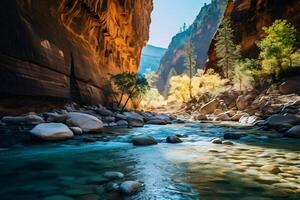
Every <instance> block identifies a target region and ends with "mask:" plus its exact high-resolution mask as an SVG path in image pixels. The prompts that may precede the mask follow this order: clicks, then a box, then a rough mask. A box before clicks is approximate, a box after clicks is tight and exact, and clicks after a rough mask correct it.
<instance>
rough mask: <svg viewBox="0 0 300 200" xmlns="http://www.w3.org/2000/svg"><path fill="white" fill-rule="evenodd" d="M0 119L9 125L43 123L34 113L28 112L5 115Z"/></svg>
mask: <svg viewBox="0 0 300 200" xmlns="http://www.w3.org/2000/svg"><path fill="white" fill-rule="evenodd" d="M1 121H2V122H3V123H5V124H9V125H21V124H22V125H36V124H41V123H44V122H45V121H44V119H43V118H42V117H40V116H38V115H35V114H29V115H25V116H16V117H12V116H6V117H3V118H2V119H1Z"/></svg>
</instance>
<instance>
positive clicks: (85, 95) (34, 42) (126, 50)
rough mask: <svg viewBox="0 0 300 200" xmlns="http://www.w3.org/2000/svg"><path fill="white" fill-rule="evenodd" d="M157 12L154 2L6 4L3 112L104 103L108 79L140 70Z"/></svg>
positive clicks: (2, 15)
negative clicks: (37, 105)
mask: <svg viewBox="0 0 300 200" xmlns="http://www.w3.org/2000/svg"><path fill="white" fill-rule="evenodd" d="M152 9H153V5H152V0H51V1H41V0H27V1H19V0H3V1H2V2H1V7H0V26H1V27H2V28H1V33H0V34H1V37H0V95H1V100H0V104H1V106H2V108H4V107H5V108H8V107H9V106H10V105H12V104H14V105H16V106H21V105H22V106H33V105H32V102H35V103H40V104H43V103H46V102H61V101H62V100H65V101H68V100H72V101H77V102H80V103H84V104H93V103H99V102H101V101H102V100H103V97H102V92H101V87H102V86H103V84H104V83H105V80H107V79H108V78H109V74H114V73H118V72H121V71H128V70H130V71H137V70H138V65H139V63H140V55H141V51H142V48H143V46H144V45H145V44H146V42H147V40H148V37H149V24H150V14H151V12H152ZM17 100H18V101H22V102H16V101H17ZM0 110H1V109H0Z"/></svg>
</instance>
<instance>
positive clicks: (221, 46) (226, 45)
mask: <svg viewBox="0 0 300 200" xmlns="http://www.w3.org/2000/svg"><path fill="white" fill-rule="evenodd" d="M233 32H234V31H233V29H232V27H231V22H230V20H229V19H227V18H225V19H224V20H223V21H222V23H221V25H220V27H219V29H218V33H217V36H216V52H217V58H218V65H219V66H220V67H221V68H222V69H223V71H224V74H225V77H226V78H227V79H232V72H233V70H234V68H233V67H234V65H235V63H236V62H237V61H238V59H239V58H240V47H239V46H236V45H235V44H234V42H233V39H234V35H233Z"/></svg>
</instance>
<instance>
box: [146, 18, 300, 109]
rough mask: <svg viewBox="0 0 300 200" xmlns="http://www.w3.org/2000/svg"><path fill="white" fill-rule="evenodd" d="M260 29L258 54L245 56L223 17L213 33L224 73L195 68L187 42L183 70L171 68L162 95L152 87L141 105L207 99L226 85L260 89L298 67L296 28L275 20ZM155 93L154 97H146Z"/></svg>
mask: <svg viewBox="0 0 300 200" xmlns="http://www.w3.org/2000/svg"><path fill="white" fill-rule="evenodd" d="M263 30H264V31H265V34H266V36H265V38H263V39H262V40H260V41H257V43H256V44H257V46H258V48H259V49H260V53H259V57H258V58H257V59H253V58H251V59H250V58H246V57H243V56H242V55H241V52H240V47H239V46H238V45H235V42H234V40H235V38H234V29H233V28H232V26H231V22H230V20H229V19H227V18H225V19H223V21H222V22H221V24H220V27H219V29H218V32H217V36H216V53H217V57H218V67H219V69H220V70H218V71H221V72H223V73H220V74H219V73H217V72H215V71H214V70H213V69H207V70H206V71H204V70H197V71H196V70H195V68H196V66H195V58H196V56H197V55H195V54H194V49H193V45H192V43H191V42H190V41H189V42H188V43H187V44H186V47H185V57H186V59H185V69H186V70H185V72H184V73H183V74H181V75H177V72H176V71H175V70H174V68H172V69H171V71H170V73H169V77H168V82H167V86H166V91H165V94H164V97H163V96H160V95H159V93H158V91H157V90H156V89H154V88H153V87H152V88H151V89H150V91H149V92H150V94H151V95H149V94H147V93H146V95H145V96H144V97H145V98H144V104H146V103H145V102H147V105H150V106H151V105H157V104H158V102H162V103H166V102H174V101H177V102H189V101H195V100H196V101H200V102H207V101H208V100H210V99H212V98H213V97H214V96H216V95H218V94H219V93H221V92H223V91H225V90H226V89H229V88H232V89H236V90H239V91H247V90H252V89H258V90H261V89H264V88H265V87H266V86H269V85H270V84H272V83H276V82H278V81H280V80H281V79H282V78H283V77H285V76H286V75H288V74H289V73H290V72H292V71H293V70H296V69H297V68H299V66H300V52H299V49H297V48H296V44H297V37H296V29H295V28H294V27H293V25H292V24H290V23H289V22H288V21H286V20H276V21H275V22H274V23H273V24H272V25H271V26H269V27H264V28H263ZM149 77H150V79H153V78H154V79H155V77H156V76H155V75H153V74H152V75H150V76H149ZM149 77H148V80H149ZM151 82H153V80H152V81H151ZM150 85H151V84H150ZM154 95H155V98H153V99H151V98H149V97H151V96H152V97H153V96H154ZM162 99H166V100H165V101H162Z"/></svg>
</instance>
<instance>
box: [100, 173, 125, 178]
mask: <svg viewBox="0 0 300 200" xmlns="http://www.w3.org/2000/svg"><path fill="white" fill-rule="evenodd" d="M103 176H104V177H105V178H107V179H109V180H113V179H120V178H124V174H123V173H121V172H111V171H109V172H105V173H104V174H103Z"/></svg>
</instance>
